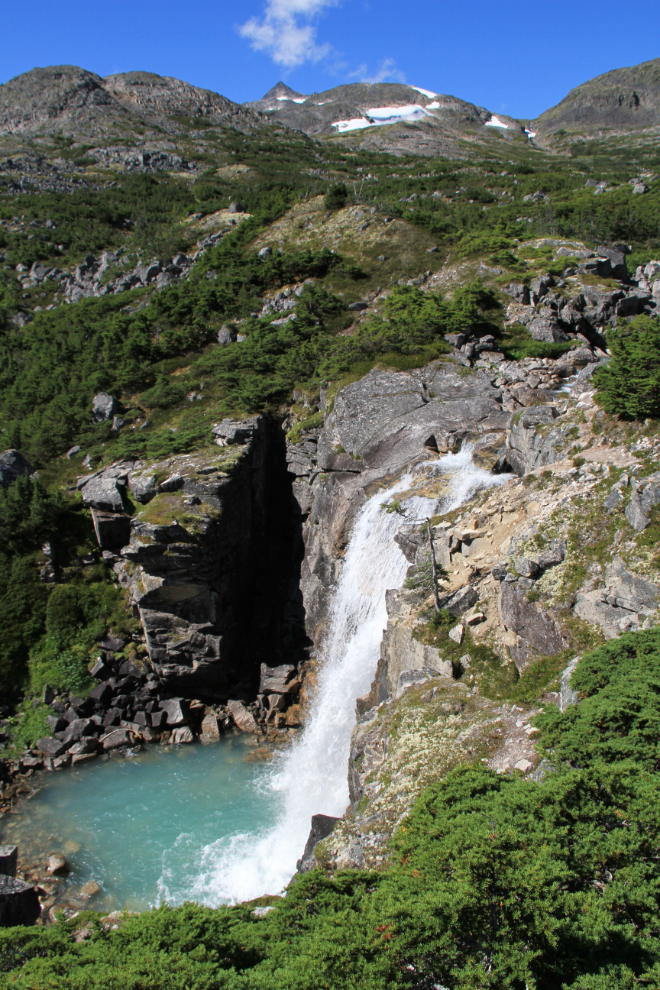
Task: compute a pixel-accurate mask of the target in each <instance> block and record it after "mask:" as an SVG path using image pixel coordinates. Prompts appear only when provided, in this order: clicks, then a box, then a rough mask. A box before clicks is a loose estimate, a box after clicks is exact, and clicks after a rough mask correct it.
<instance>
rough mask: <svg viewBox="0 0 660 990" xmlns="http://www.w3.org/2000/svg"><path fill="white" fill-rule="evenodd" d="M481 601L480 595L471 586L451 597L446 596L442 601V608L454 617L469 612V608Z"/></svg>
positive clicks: (460, 589) (459, 590) (466, 586)
mask: <svg viewBox="0 0 660 990" xmlns="http://www.w3.org/2000/svg"><path fill="white" fill-rule="evenodd" d="M478 601H479V595H478V593H477V592H476V591H475V589H474V588H473V587H471V585H469V584H466V585H465V587H463V588H459V589H458V591H455V592H453V593H452V594H451V595H446V596H445V597H444V598H443V599H441V600H440V607H441V608H444V609H446V610H447V611H448V612H449V613H450V614H451V615H453V616H454V617H456V618H457V617H458V616H459V615H462V614H463V612H467V610H468V609H469V608H472V606H473V605H474V604H475V603H476V602H478Z"/></svg>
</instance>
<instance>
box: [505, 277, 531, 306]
mask: <svg viewBox="0 0 660 990" xmlns="http://www.w3.org/2000/svg"><path fill="white" fill-rule="evenodd" d="M504 291H505V292H506V293H507V295H509V296H512V297H513V298H514V299H517V301H518V302H520V303H522V304H523V306H529V289H528V288H527V286H526V285H523V284H522V282H512V283H511V285H508V286H507V287H506V289H505V290H504Z"/></svg>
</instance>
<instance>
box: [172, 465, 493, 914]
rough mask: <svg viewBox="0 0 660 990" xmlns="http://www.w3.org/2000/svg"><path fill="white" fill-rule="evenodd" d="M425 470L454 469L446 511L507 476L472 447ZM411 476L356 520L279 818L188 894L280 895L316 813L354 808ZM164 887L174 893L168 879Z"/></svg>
mask: <svg viewBox="0 0 660 990" xmlns="http://www.w3.org/2000/svg"><path fill="white" fill-rule="evenodd" d="M423 468H424V469H425V470H427V471H428V473H435V472H437V471H441V472H443V473H447V474H449V475H450V476H451V477H450V490H449V492H448V494H447V495H446V496H445V497H444V498H443V499H442V503H443V506H442V508H443V511H450V510H451V509H453V508H455V507H456V506H458V505H460V504H461V503H462V502H464V501H466V500H467V499H468V498H469V497H470V496H471V495H472V494H473V493H474V492H475V491H476V490H477V489H479V488H483V487H488V486H490V485H493V484H497V483H498V482H501V481H504V480H506V479H504V478H502V479H499V478H497V477H494V476H493V475H491V474H489V473H488V472H486V471H483V470H481V469H480V468H477V467H476V466H475V465H474V464H473V462H472V459H471V452H470V449H469V448H466V449H464V450H463V451H461V452H460V453H459V454H447V455H446V456H444V457H441V458H440V459H439V460H437V461H433V462H430V463H428V464H427V465H423ZM411 480H412V479H411V477H410V476H406V477H405V478H402V479H400V480H399V481H398V482H397V483H396V484H395V485H393V486H392V487H391V488H389V489H388V490H386V491H381V492H379V493H378V494H376V495H374V496H373V497H372V498H371V499H369V501H368V502H367V503H366V504H365V505H364V506H363V508H362V510H361V511H360V513H359V515H358V517H357V520H356V522H355V526H354V529H353V533H352V536H351V540H350V543H349V546H348V550H347V552H346V557H345V560H344V566H343V569H342V572H341V576H340V579H339V582H338V584H337V588H336V591H335V593H334V597H333V602H332V607H331V617H330V619H331V621H330V631H329V635H328V637H327V642H326V647H325V650H324V656H323V663H322V665H321V671H320V675H319V680H318V686H317V691H316V700H315V702H314V704H313V707H312V710H311V711H310V713H309V716H308V719H307V726H306V728H305V730H304V732H303V733H302V735H301V737H300V738H299V740H297V741H296V742H295V743H294V744H293V745H292V746H291V747H290V749H289V750H288V751H287V752H286V753H285V754H283V755H282V756H281V757H280V758H279V759H278V761H277V762H276V765H275V767H274V770H273V772H272V775H271V777H270V779H269V781H268V787H269V788H270V790H271V792H272V795H273V800H275V801H277V802H279V814H278V818H277V823H276V825H275V826H274V828H272V829H270V830H268V831H266V832H265V833H263V834H254V833H252V834H249V833H248V834H241V835H235V836H233V837H230V838H229V839H223V840H220V841H218V842H216V843H213V844H211V845H209V846H207V847H206V848H205V849H204V851H203V854H202V863H201V871H200V873H199V875H198V877H197V878H196V880H195V882H194V883H193V885H192V889H188V891H187V895H186V896H187V898H188V899H190V898H192V899H194V900H196V901H200V902H202V903H206V904H211V905H216V904H219V903H226V902H233V901H243V900H249V899H251V898H254V897H258V896H260V895H262V894H268V893H270V894H273V893H277V892H279V891H280V890H281V889H282V888H283V887H284V886H285V885H286V883H287V882H288V881H289V880H290V878H291V876H292V875H293V873H294V872H295V868H296V860H297V859H298V858H299V857H300V856H301V854H302V850H303V847H304V845H305V842H306V839H307V835H308V833H309V827H310V819H311V817H312V815H315V814H325V815H333V816H339V815H342V814H343V813H344V811H345V810H346V806H347V804H348V782H347V769H348V755H349V747H350V737H351V731H352V728H353V725H354V724H355V701H356V699H357V698H358V697H360V696H361V695H362V694H365V693H366V692H367V691H368V690H369V686H370V684H371V681H372V679H373V676H374V673H375V670H376V665H377V662H378V656H379V651H380V642H381V638H382V635H383V630H384V629H385V626H386V624H387V613H386V609H385V592H386V590H387V589H388V588H398V587H399V586H400V585H401V584H402V582H403V579H404V577H405V573H406V569H407V567H408V563H407V561H406V559H405V557H404V556H403V554H402V552H401V550H400V549H399V547H398V546H397V544H396V543H395V542H394V540H393V537H394V535H395V533H396V532H397V530H398V529H399V528H400V527H401V525H402V519H401V516H400V515H398V514H397V513H388V512H385V511H384V510H383V504H384V503H385V502H389V501H390V500H391V499H392V498H393V497H395V496H396V495H399V494H401V493H405V492H406V491H407V490H409V489H410V487H411ZM404 497H405V496H404ZM436 503H437V500H436V499H428V498H423V497H420V496H416V495H411V497H409V498H407V499H406V500H405V501H404V502H403V508H404V510H405V514H406V517H407V519H409V520H411V521H412V520H417V519H420V518H423V517H424V516H426V515H431V514H432V513H433V511H434V509H435V507H436ZM162 892H163V895H164V897H165V899H168V898H167V890H166V888H165V885H164V884H163V891H162Z"/></svg>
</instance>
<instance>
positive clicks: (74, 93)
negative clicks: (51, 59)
mask: <svg viewBox="0 0 660 990" xmlns="http://www.w3.org/2000/svg"><path fill="white" fill-rule="evenodd" d="M113 103H114V101H113V98H112V96H111V95H110V94H109V93H108V92H107V91H106V90H105V89H104V84H103V80H102V79H101V77H100V76H97V75H96V73H94V72H88V71H87V70H86V69H81V68H79V67H78V66H75V65H51V66H48V67H47V68H43V69H42V68H36V69H31V70H30V71H29V72H24V73H22V74H21V75H20V76H16V77H15V78H14V79H10V80H9V82H7V83H5V84H4V85H3V86H0V134H11V133H16V132H19V133H21V132H22V133H25V132H34V131H37V130H40V129H42V128H43V129H46V130H52V129H53V127H55V129H56V128H57V125H58V123H61V121H62V119H64V118H68V119H71V120H75V119H82V118H85V117H89V116H90V115H93V114H94V113H98V112H99V109H100V108H106V112H107V111H108V110H110V112H112V111H111V108H112V106H113Z"/></svg>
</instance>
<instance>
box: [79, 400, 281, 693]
mask: <svg viewBox="0 0 660 990" xmlns="http://www.w3.org/2000/svg"><path fill="white" fill-rule="evenodd" d="M214 429H215V435H216V438H217V442H218V443H219V444H221V446H220V448H219V449H218V448H217V447H216V448H215V453H214V452H213V450H214V448H210V449H208V450H207V451H202V452H199V453H197V454H194V455H184V456H180V457H174V458H170V459H169V460H167V461H165V462H156V463H148V462H141V461H124V462H122V463H119V464H115V465H113V466H111V467H109V468H106V469H104V470H102V471H100V472H97V473H95V474H92V475H88V476H83V477H82V478H81V479H80V481H79V483H78V485H79V489H80V491H81V493H82V497H83V500H84V501H85V503H86V504H87V505H88V506H89V507H90V509H91V512H92V516H93V519H94V525H95V528H96V533H97V537H98V540H99V544H100V545H101V547H102V548H103V550H104V557H105V559H106V561H109V562H111V564H112V566H113V568H114V570H115V573H116V574H117V576H118V579H119V582H120V584H121V585H122V586H123V587H125V588H126V589H127V590H128V591H129V595H130V601H131V603H132V605H133V607H134V609H135V612H136V615H137V616H138V617H139V619H140V622H141V624H142V628H143V630H144V635H145V642H146V645H147V649H148V652H149V659H150V661H151V665H152V667H153V669H154V670H155V672H156V674H157V675H158V677H159V679H160V680H161V682H162V683H163V684H164V685H165V687H166V688H167V690H169V691H170V692H172V693H183V694H184V695H186V696H187V697H206V698H209V699H213V700H227V699H228V698H229V697H235V696H236V694H237V693H238V694H239V695H241V694H242V695H243V696H244V697H245V698H246V699H247V698H248V697H252V698H253V697H254V696H255V695H256V693H257V688H258V685H259V675H260V664H261V663H262V662H267V663H268V664H269V665H271V666H276V665H277V663H278V662H279V653H277V651H275V650H274V648H273V647H272V646H271V637H272V638H273V640H274V641H276V642H279V643H280V644H281V643H283V642H286V641H289V640H291V639H295V629H294V627H295V624H296V618H297V616H296V612H297V608H298V606H297V603H296V601H295V597H296V596H295V590H293V591H292V588H293V589H295V573H294V567H295V561H294V547H295V542H296V532H295V529H296V524H295V518H294V517H292V516H291V514H290V511H289V489H288V485H287V478H286V473H285V470H284V457H283V445H284V441H283V438H282V435H281V432H280V431H279V429H278V427H277V425H276V424H275V423H272V422H270V421H269V420H267V419H265V418H263V417H259V418H256V419H252V420H247V421H244V422H238V423H237V422H234V421H231V420H224V421H223V422H222V423H220V424H218V425H217V426H216V427H215V428H214ZM273 547H276V548H277V550H278V551H279V553H278V554H277V557H275V555H274V554H273ZM292 581H293V585H292V584H291V582H292ZM290 595H293V600H291V601H290V599H289V596H290ZM281 648H282V647H281V646H280V649H281Z"/></svg>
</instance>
